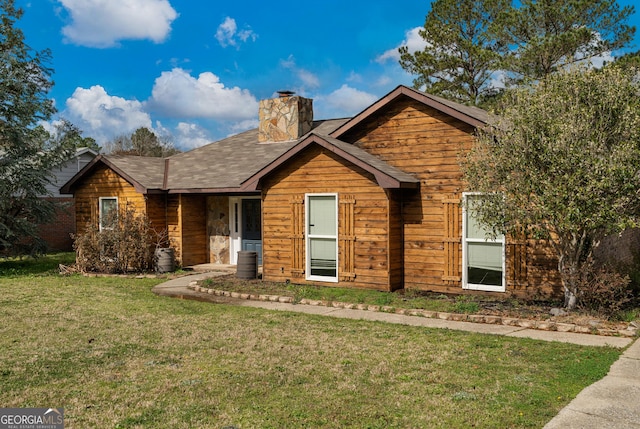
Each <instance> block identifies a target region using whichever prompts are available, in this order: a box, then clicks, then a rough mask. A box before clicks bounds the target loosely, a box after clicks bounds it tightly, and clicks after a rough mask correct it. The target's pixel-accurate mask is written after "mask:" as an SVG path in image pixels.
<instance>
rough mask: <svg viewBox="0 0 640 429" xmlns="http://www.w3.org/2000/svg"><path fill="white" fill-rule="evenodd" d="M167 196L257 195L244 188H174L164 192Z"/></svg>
mask: <svg viewBox="0 0 640 429" xmlns="http://www.w3.org/2000/svg"><path fill="white" fill-rule="evenodd" d="M166 192H167V193H168V194H234V195H259V194H260V192H259V191H257V190H254V189H244V188H194V189H190V188H176V189H169V190H167V191H166Z"/></svg>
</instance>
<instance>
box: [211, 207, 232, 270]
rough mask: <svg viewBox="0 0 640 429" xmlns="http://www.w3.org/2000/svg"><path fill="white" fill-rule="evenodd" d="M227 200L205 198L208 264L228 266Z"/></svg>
mask: <svg viewBox="0 0 640 429" xmlns="http://www.w3.org/2000/svg"><path fill="white" fill-rule="evenodd" d="M229 221H230V219H229V198H227V197H207V235H208V236H209V262H210V263H212V264H229V263H231V258H230V254H229Z"/></svg>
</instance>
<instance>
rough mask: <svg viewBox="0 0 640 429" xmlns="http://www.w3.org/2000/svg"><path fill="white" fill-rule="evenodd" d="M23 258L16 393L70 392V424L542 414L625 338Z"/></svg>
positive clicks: (514, 418) (250, 423) (51, 399)
mask: <svg viewBox="0 0 640 429" xmlns="http://www.w3.org/2000/svg"><path fill="white" fill-rule="evenodd" d="M62 259H64V256H63V257H62ZM13 263H14V262H13V261H5V262H0V273H1V274H2V276H1V277H0V290H1V294H0V314H2V318H3V323H2V324H1V325H0V350H2V359H0V385H1V386H2V389H0V403H1V404H3V407H64V409H65V423H66V426H65V427H67V428H86V427H100V428H167V427H171V428H195V427H197V428H221V427H225V426H233V427H238V428H254V427H259V428H280V427H293V428H296V427H318V428H343V427H358V428H363V427H367V428H388V427H398V428H404V427H415V428H420V427H425V428H451V427H456V428H457V427H476V428H494V427H505V428H507V427H509V428H539V427H542V426H543V425H544V424H545V423H546V422H547V421H548V420H550V419H551V418H552V417H553V416H554V415H555V414H556V413H557V412H558V411H559V410H560V409H561V408H562V407H563V406H565V405H566V404H567V403H568V402H569V401H570V400H571V399H572V398H573V397H574V396H575V395H576V394H577V393H578V392H579V391H580V390H582V389H583V388H584V387H586V386H587V385H589V384H591V383H593V382H594V381H596V380H598V379H600V378H602V377H603V376H604V375H605V374H606V372H607V371H608V368H609V366H610V365H611V364H612V363H613V362H614V361H615V360H616V359H617V358H618V356H619V354H620V351H619V350H615V349H612V348H591V347H584V346H576V345H569V344H561V343H546V342H540V341H534V340H528V339H516V338H506V337H500V336H488V335H480V334H471V333H463V332H454V331H448V330H436V329H425V328H419V327H409V326H401V325H391V324H384V323H374V322H365V321H356V320H342V319H333V318H323V317H321V316H310V315H304V314H294V313H286V312H269V311H265V310H259V309H252V308H247V307H234V306H227V305H220V304H210V303H201V302H195V301H182V300H176V299H171V298H164V297H157V296H155V295H153V294H152V293H151V292H150V289H151V287H152V286H153V285H154V284H157V283H158V282H159V281H161V280H159V279H134V278H122V277H118V278H85V277H81V276H70V277H58V276H56V275H54V274H53V273H54V271H52V270H51V269H50V268H47V267H51V266H55V265H56V264H53V263H50V262H45V261H44V260H40V261H37V262H36V263H35V264H34V265H33V266H31V267H28V266H26V265H23V266H21V267H16V266H15V265H11V264H13ZM5 264H9V265H5ZM38 266H39V267H40V268H37V267H38ZM6 273H12V274H10V275H5V274H6Z"/></svg>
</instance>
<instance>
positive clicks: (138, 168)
mask: <svg viewBox="0 0 640 429" xmlns="http://www.w3.org/2000/svg"><path fill="white" fill-rule="evenodd" d="M164 163H165V161H164V159H162V158H155V157H147V156H118V155H98V156H97V157H95V158H94V159H93V160H92V161H91V162H90V163H88V164H87V165H86V166H85V167H84V168H83V169H82V170H80V171H79V172H78V173H77V174H76V175H75V176H73V177H72V178H71V180H69V181H68V182H67V183H65V185H64V186H63V187H62V188H60V192H61V193H66V194H71V193H73V189H74V188H75V187H76V185H77V184H78V183H79V181H80V180H81V179H82V178H83V177H84V176H85V175H86V174H88V173H90V172H92V171H94V170H95V169H96V168H98V166H99V165H106V166H107V167H109V168H111V169H112V170H113V171H115V172H116V173H118V175H120V176H121V177H122V178H123V179H124V180H126V181H127V182H129V183H130V184H131V185H133V187H134V188H135V189H136V191H138V192H140V193H141V194H147V193H150V192H153V191H157V190H161V189H162V184H163V180H164Z"/></svg>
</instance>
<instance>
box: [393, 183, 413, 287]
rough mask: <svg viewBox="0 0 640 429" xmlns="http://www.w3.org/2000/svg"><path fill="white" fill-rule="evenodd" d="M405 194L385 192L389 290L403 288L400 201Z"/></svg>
mask: <svg viewBox="0 0 640 429" xmlns="http://www.w3.org/2000/svg"><path fill="white" fill-rule="evenodd" d="M405 193H406V192H403V193H400V192H391V191H387V197H388V198H389V286H390V289H391V290H396V289H402V288H403V287H404V245H403V244H402V239H403V222H402V201H403V199H404V195H405ZM411 193H413V192H411Z"/></svg>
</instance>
